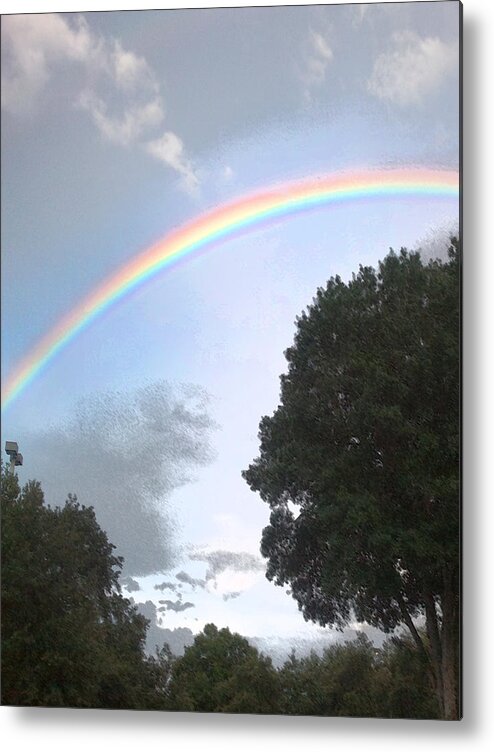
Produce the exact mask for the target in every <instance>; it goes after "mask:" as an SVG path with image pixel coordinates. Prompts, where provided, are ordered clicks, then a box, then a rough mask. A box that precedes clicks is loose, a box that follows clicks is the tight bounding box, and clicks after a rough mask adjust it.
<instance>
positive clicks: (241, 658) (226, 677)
mask: <svg viewBox="0 0 494 752" xmlns="http://www.w3.org/2000/svg"><path fill="white" fill-rule="evenodd" d="M277 697H278V682H277V675H276V671H275V670H274V668H273V666H272V663H271V659H270V658H267V657H265V656H263V655H261V654H259V653H258V651H257V650H256V648H254V647H253V646H252V645H250V644H249V643H248V641H247V640H246V639H245V637H242V636H241V635H239V634H237V633H235V632H233V633H232V632H230V630H229V629H228V628H224V629H218V628H217V627H216V626H215V625H214V624H206V626H205V627H204V631H203V632H201V633H200V634H199V635H197V637H196V638H195V640H194V644H193V645H191V646H190V647H188V648H186V649H185V654H184V656H183V657H182V658H179V659H178V660H177V662H176V664H175V666H174V669H173V677H172V681H171V684H170V707H171V708H172V709H174V710H196V711H201V712H203V713H212V712H223V713H277V712H279V707H278V702H277Z"/></svg>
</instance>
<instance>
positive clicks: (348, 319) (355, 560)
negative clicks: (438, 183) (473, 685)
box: [243, 239, 460, 718]
mask: <svg viewBox="0 0 494 752" xmlns="http://www.w3.org/2000/svg"><path fill="white" fill-rule="evenodd" d="M459 274H460V263H459V249H458V242H457V241H456V239H453V240H452V243H451V247H450V249H449V258H448V261H446V262H441V261H431V262H429V263H428V264H424V263H422V260H421V258H420V255H419V254H418V253H409V252H407V251H406V250H404V249H402V250H401V252H400V253H399V254H395V253H393V252H391V253H390V254H389V255H388V256H387V257H386V258H385V259H384V260H383V261H382V262H381V263H380V264H379V267H378V269H377V270H375V269H373V268H370V267H360V269H359V272H358V273H357V274H355V275H354V276H353V278H352V280H351V281H350V282H349V283H348V284H346V283H344V282H343V281H342V280H341V279H340V278H339V277H335V278H332V279H331V280H330V281H329V282H328V284H327V286H326V287H325V288H320V289H319V290H318V291H317V294H316V297H315V298H314V300H313V302H312V305H310V306H309V307H308V309H307V311H304V312H303V313H302V315H301V316H300V317H299V318H298V319H297V322H296V325H297V329H296V335H295V341H294V344H293V346H292V347H290V348H289V349H288V350H287V351H286V353H285V355H286V358H287V361H288V372H287V373H286V374H285V375H283V376H282V377H281V396H280V405H279V407H278V408H277V410H276V411H275V412H274V414H273V415H272V416H271V417H263V418H262V420H261V423H260V430H259V439H260V454H259V457H258V458H257V459H255V460H254V462H253V463H252V464H251V465H250V467H249V468H248V469H247V470H246V471H245V472H244V473H243V475H244V477H245V479H246V480H247V482H248V484H249V485H250V487H251V488H252V490H254V491H258V492H259V493H260V495H261V497H262V499H263V500H264V501H265V502H267V503H268V504H269V505H270V507H271V510H272V511H271V516H270V524H269V525H268V526H267V527H266V528H265V529H264V531H263V535H262V542H261V551H262V553H263V555H264V556H265V557H266V558H267V559H268V567H267V577H268V578H269V579H270V580H273V581H274V582H275V583H276V584H278V585H286V584H289V585H290V588H291V592H292V594H293V597H294V598H295V599H296V600H297V602H298V604H299V607H300V609H301V610H302V612H303V615H304V617H305V618H306V619H308V620H312V621H315V622H318V623H319V624H321V625H334V626H336V627H339V628H342V627H343V626H344V625H345V624H347V623H348V622H349V620H350V619H352V618H354V617H356V618H357V619H359V620H362V621H367V622H368V623H369V624H372V625H374V626H376V627H379V628H381V629H383V630H384V631H390V630H392V629H394V628H395V627H396V626H397V625H398V624H400V623H405V624H406V625H407V627H408V628H409V629H410V631H411V633H412V635H413V638H414V639H415V641H416V644H417V646H418V648H419V649H420V650H421V651H422V653H423V655H424V657H427V662H428V665H429V667H430V669H431V672H432V676H433V679H434V683H435V687H436V693H437V697H438V702H439V707H440V709H441V715H442V716H443V717H445V718H456V717H458V712H459V711H458V641H459V631H458V630H459V627H458V623H459V604H458V598H459V558H458V557H459V302H460V285H459ZM423 615H425V619H426V627H427V639H424V637H423V636H422V635H421V634H420V633H419V631H418V630H417V628H416V626H415V623H414V619H415V617H419V616H423Z"/></svg>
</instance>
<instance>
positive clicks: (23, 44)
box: [2, 13, 97, 114]
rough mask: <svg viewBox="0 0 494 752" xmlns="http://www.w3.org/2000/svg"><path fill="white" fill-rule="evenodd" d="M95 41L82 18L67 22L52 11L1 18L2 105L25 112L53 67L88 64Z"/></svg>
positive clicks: (14, 110)
mask: <svg viewBox="0 0 494 752" xmlns="http://www.w3.org/2000/svg"><path fill="white" fill-rule="evenodd" d="M95 46H97V45H95V41H94V39H93V38H92V35H91V34H90V32H89V29H88V26H87V23H86V22H85V20H84V19H83V18H82V17H80V16H79V17H76V19H75V21H74V23H73V24H72V25H71V26H69V24H68V23H67V22H66V21H65V20H64V19H63V18H62V17H61V16H58V15H56V14H51V13H47V14H42V15H37V14H25V15H12V16H4V17H3V18H2V49H3V50H4V55H3V60H2V108H4V109H5V110H7V111H8V112H11V113H15V114H20V113H26V112H28V111H29V110H30V109H31V108H32V106H33V105H34V103H35V101H36V99H37V98H38V96H39V94H40V93H41V91H42V90H43V88H44V87H45V86H46V84H47V82H48V79H49V77H50V73H51V71H52V69H53V67H54V66H55V65H57V64H60V63H63V64H66V63H67V62H79V63H84V64H88V63H89V61H90V60H91V57H92V54H91V53H92V52H93V51H94V50H95Z"/></svg>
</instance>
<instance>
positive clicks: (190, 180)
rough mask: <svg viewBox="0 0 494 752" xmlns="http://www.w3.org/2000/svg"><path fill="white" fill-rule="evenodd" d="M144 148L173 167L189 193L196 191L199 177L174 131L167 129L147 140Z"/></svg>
mask: <svg viewBox="0 0 494 752" xmlns="http://www.w3.org/2000/svg"><path fill="white" fill-rule="evenodd" d="M144 148H145V150H146V151H147V153H148V154H151V156H153V157H154V158H155V159H157V160H159V161H161V162H163V163H164V164H167V165H169V166H170V167H173V169H174V170H176V171H177V172H178V173H179V174H180V175H181V176H182V184H183V186H184V188H185V189H186V190H187V191H188V192H189V193H194V192H196V190H197V188H198V186H199V179H198V177H197V175H196V173H195V172H194V169H193V167H192V163H191V162H190V160H189V159H188V158H187V157H186V156H185V150H184V145H183V142H182V140H181V139H180V138H179V137H178V136H177V135H176V133H172V132H171V131H167V132H166V133H163V135H162V136H161V137H160V138H157V139H155V140H153V141H148V142H147V143H146V144H145V145H144Z"/></svg>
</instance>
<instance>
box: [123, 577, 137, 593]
mask: <svg viewBox="0 0 494 752" xmlns="http://www.w3.org/2000/svg"><path fill="white" fill-rule="evenodd" d="M120 583H121V584H122V585H123V587H124V588H125V589H126V591H127V592H128V593H136V592H137V591H138V590H140V589H141V586H140V585H139V583H138V582H137V580H133V579H132V577H124V578H123V580H120Z"/></svg>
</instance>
